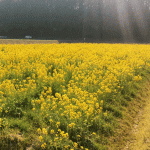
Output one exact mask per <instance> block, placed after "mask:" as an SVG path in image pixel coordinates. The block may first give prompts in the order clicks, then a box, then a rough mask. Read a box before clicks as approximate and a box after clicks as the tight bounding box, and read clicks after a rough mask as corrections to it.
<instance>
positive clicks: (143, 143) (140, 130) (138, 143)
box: [124, 85, 150, 150]
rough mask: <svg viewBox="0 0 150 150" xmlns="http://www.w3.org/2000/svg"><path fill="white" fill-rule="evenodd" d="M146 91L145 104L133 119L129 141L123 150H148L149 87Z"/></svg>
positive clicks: (149, 133)
mask: <svg viewBox="0 0 150 150" xmlns="http://www.w3.org/2000/svg"><path fill="white" fill-rule="evenodd" d="M147 89H148V91H147V92H146V93H147V96H146V97H145V98H144V99H145V103H146V104H145V106H144V108H143V109H142V110H140V111H139V113H138V115H137V117H136V119H135V124H134V126H133V130H132V131H131V133H130V136H131V139H130V140H129V141H128V142H127V144H126V146H125V148H124V150H150V85H149V86H147ZM142 98H143V97H142Z"/></svg>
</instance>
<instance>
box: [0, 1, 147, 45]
mask: <svg viewBox="0 0 150 150" xmlns="http://www.w3.org/2000/svg"><path fill="white" fill-rule="evenodd" d="M120 1H124V3H123V5H124V7H125V9H126V12H127V13H128V14H127V13H126V15H128V22H129V23H130V33H128V32H127V33H126V35H127V36H126V38H125V35H124V33H123V29H122V27H121V25H120V21H122V22H123V18H122V20H120V18H119V17H118V16H119V13H122V12H119V11H118V9H117V6H118V5H121V4H119V0H1V1H0V36H7V38H24V37H25V36H26V35H31V36H32V38H33V39H58V40H85V41H88V40H91V41H96V42H139V43H142V42H144V43H148V42H149V41H150V30H149V29H150V28H149V25H150V4H149V0H136V1H135V0H131V1H132V3H131V1H130V0H120ZM133 1H135V2H136V3H137V1H138V3H139V6H140V8H139V9H140V10H141V11H140V12H142V13H143V14H142V17H143V18H141V21H143V24H144V25H143V26H141V27H140V26H139V23H138V21H137V19H134V17H135V16H134V15H136V14H135V12H136V10H133V9H134V8H133V6H134V3H133ZM123 9H124V8H123ZM124 12H125V11H124ZM133 12H134V13H133ZM124 17H125V15H124ZM136 17H138V16H136ZM124 19H125V18H124ZM125 21H127V19H125ZM124 24H125V22H124ZM124 30H125V29H124ZM143 31H144V32H143ZM142 32H143V33H142ZM128 34H132V36H130V35H128ZM128 37H130V38H128Z"/></svg>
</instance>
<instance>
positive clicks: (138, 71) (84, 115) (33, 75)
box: [0, 43, 150, 149]
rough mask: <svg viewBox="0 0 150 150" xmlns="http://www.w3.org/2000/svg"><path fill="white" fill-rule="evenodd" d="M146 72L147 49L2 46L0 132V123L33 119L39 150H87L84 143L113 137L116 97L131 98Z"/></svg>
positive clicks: (0, 125)
mask: <svg viewBox="0 0 150 150" xmlns="http://www.w3.org/2000/svg"><path fill="white" fill-rule="evenodd" d="M149 67H150V46H149V45H138V44H134V45H131V44H92V43H89V44H86V43H82V44H28V45H23V44H20V45H9V44H8V45H5V44H2V45H0V128H2V129H4V128H6V127H7V125H6V122H7V121H8V124H9V119H8V120H7V121H5V123H3V122H4V121H3V118H4V117H5V118H7V117H8V116H9V117H12V118H19V119H22V118H23V117H24V116H29V113H31V114H32V113H33V117H32V118H36V117H39V121H41V122H42V123H43V124H40V123H39V125H37V128H36V127H35V128H36V130H35V134H37V135H38V134H40V136H39V135H38V136H39V141H40V142H41V147H42V149H46V148H47V149H50V148H51V147H60V148H62V149H73V148H74V149H79V147H80V148H81V149H92V148H94V147H96V146H95V145H94V144H92V145H91V144H89V143H88V144H86V142H87V139H89V138H92V137H93V136H92V135H94V137H95V136H97V135H98V134H111V133H113V131H112V132H111V130H112V129H111V121H109V120H111V115H113V116H116V117H119V116H121V112H120V110H118V107H119V106H120V105H123V103H125V102H123V101H121V98H120V95H124V97H126V96H127V95H128V94H131V95H133V94H134V92H133V91H132V90H129V89H131V88H132V86H133V84H134V83H135V84H136V83H138V82H139V81H141V80H142V76H143V71H144V70H148V69H149ZM131 92H133V93H131ZM33 120H34V119H33ZM37 120H38V119H37ZM37 120H36V122H37ZM24 123H25V122H24ZM8 127H9V125H8ZM24 130H25V129H24ZM26 130H29V129H26ZM41 131H42V132H41ZM58 131H59V132H58ZM90 135H91V136H90ZM79 137H80V138H79ZM56 141H57V142H56ZM83 141H84V142H83Z"/></svg>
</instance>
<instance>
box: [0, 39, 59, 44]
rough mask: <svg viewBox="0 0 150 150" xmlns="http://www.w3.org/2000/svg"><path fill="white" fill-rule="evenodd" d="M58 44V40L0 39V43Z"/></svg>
mask: <svg viewBox="0 0 150 150" xmlns="http://www.w3.org/2000/svg"><path fill="white" fill-rule="evenodd" d="M52 43H56V44H59V41H58V40H29V39H0V44H52Z"/></svg>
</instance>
